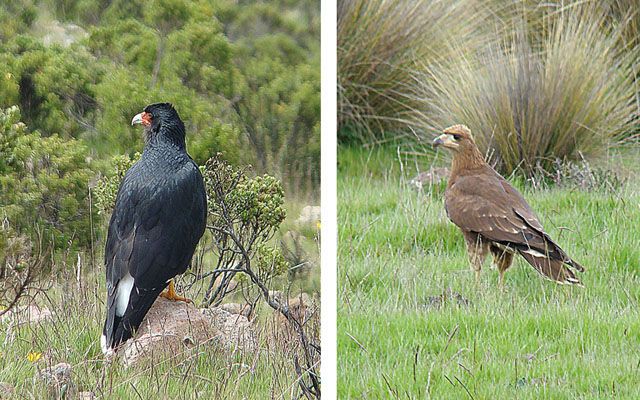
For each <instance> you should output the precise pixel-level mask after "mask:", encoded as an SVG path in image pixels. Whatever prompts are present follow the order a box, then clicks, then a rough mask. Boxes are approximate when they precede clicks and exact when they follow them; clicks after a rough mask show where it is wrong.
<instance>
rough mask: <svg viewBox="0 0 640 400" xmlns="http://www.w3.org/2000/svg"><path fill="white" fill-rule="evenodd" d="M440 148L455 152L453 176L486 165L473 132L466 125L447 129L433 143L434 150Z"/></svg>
mask: <svg viewBox="0 0 640 400" xmlns="http://www.w3.org/2000/svg"><path fill="white" fill-rule="evenodd" d="M439 146H442V147H444V148H446V149H449V150H451V151H452V152H453V160H452V163H451V172H452V174H453V173H454V172H456V171H460V170H464V169H473V168H479V167H483V166H484V165H485V161H484V157H483V156H482V153H480V150H479V149H478V146H476V142H475V141H474V140H473V136H472V135H471V130H470V129H469V128H467V126H465V125H453V126H450V127H448V128H447V129H445V130H444V131H443V132H442V135H440V136H438V137H437V138H435V140H434V141H433V147H434V148H437V147H439Z"/></svg>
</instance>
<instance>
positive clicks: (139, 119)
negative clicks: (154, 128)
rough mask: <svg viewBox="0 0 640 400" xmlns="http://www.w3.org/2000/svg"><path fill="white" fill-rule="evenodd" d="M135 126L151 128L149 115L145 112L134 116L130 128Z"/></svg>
mask: <svg viewBox="0 0 640 400" xmlns="http://www.w3.org/2000/svg"><path fill="white" fill-rule="evenodd" d="M135 124H142V125H144V126H151V114H149V113H147V112H144V111H143V112H141V113H140V114H136V116H135V117H133V119H132V120H131V126H133V125H135Z"/></svg>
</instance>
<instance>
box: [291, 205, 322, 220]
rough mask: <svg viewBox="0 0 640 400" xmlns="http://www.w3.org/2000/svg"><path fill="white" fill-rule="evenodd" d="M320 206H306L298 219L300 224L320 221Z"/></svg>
mask: <svg viewBox="0 0 640 400" xmlns="http://www.w3.org/2000/svg"><path fill="white" fill-rule="evenodd" d="M320 217H321V212H320V206H305V207H304V208H303V209H302V211H300V216H299V217H298V219H297V220H296V222H297V223H298V224H310V223H316V222H319V221H320V219H321V218H320Z"/></svg>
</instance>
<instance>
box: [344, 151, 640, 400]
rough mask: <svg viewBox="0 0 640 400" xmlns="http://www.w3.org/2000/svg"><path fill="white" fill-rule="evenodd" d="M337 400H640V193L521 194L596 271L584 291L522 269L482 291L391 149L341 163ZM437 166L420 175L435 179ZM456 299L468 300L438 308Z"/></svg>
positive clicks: (456, 241)
mask: <svg viewBox="0 0 640 400" xmlns="http://www.w3.org/2000/svg"><path fill="white" fill-rule="evenodd" d="M338 159H339V162H338V165H339V167H338V168H339V169H338V224H339V225H338V226H339V241H338V243H339V244H338V268H339V270H338V280H339V282H338V382H339V388H338V393H339V397H340V398H355V399H358V398H402V399H406V398H410V399H423V398H433V399H465V398H469V399H471V398H473V399H516V398H517V399H541V398H544V399H603V398H607V399H609V398H620V399H623V398H624V399H635V398H640V385H639V384H638V382H640V348H639V347H638V344H639V343H640V311H639V310H638V302H639V301H640V285H639V283H640V279H639V278H638V273H637V272H638V266H639V265H640V248H639V247H638V243H639V242H640V232H639V231H638V228H637V222H638V221H640V208H638V204H639V203H640V194H639V192H638V186H636V182H635V181H633V180H630V181H629V183H628V184H627V186H625V187H624V188H623V189H622V190H621V192H620V193H604V192H602V193H599V192H581V191H577V190H570V189H557V188H556V189H549V190H545V191H533V190H531V189H527V188H526V187H523V186H522V185H521V184H519V185H517V186H518V187H519V189H520V190H522V191H524V195H525V197H526V198H527V199H528V201H529V202H530V204H531V205H532V207H533V208H534V209H535V210H536V211H537V213H538V215H539V217H540V219H541V222H542V223H543V225H544V226H545V229H546V230H547V232H548V233H549V234H550V235H551V236H552V237H553V238H555V239H556V240H557V242H558V243H559V244H560V245H561V246H562V247H563V248H564V249H565V250H566V251H567V252H568V253H569V254H570V255H571V256H572V257H573V258H575V259H576V260H578V261H579V262H581V263H582V264H583V265H585V267H586V268H587V271H586V272H585V273H584V274H582V276H581V277H582V279H583V281H584V284H585V288H584V289H581V288H577V287H567V286H559V285H556V284H554V283H553V282H550V281H546V280H543V279H542V278H541V277H540V276H539V275H538V274H537V273H536V272H535V271H534V270H533V268H531V267H530V266H529V265H528V264H526V262H524V260H522V259H519V260H517V261H516V262H515V263H514V265H513V266H512V268H511V269H510V270H509V271H508V272H507V274H506V278H505V282H506V283H505V291H504V292H502V291H500V290H499V288H498V283H497V281H498V273H497V271H496V270H495V269H493V268H490V266H489V263H488V262H487V264H486V265H485V266H484V269H483V271H482V276H481V282H480V284H479V285H477V286H476V284H475V282H474V277H473V273H472V272H471V270H470V268H469V265H468V262H467V257H466V252H465V247H464V241H463V238H462V235H461V234H460V232H459V231H458V229H457V228H456V227H455V226H454V225H453V223H451V222H450V221H449V220H448V219H447V217H446V214H445V211H444V206H443V199H442V193H441V191H437V190H436V191H433V192H431V193H430V192H429V191H428V190H427V191H426V192H424V193H418V192H417V191H415V190H413V189H412V188H410V187H408V186H407V184H406V180H407V179H406V178H411V177H412V176H413V175H414V174H413V171H410V169H411V168H409V166H410V165H416V164H412V163H406V164H404V165H403V168H402V169H403V170H404V173H402V172H400V171H401V168H400V165H401V164H400V162H399V160H398V158H397V157H395V152H394V151H389V150H387V149H380V148H378V149H375V150H372V151H366V150H355V149H345V148H341V149H340V151H339V155H338ZM430 162H431V160H429V159H424V160H422V161H421V162H419V163H418V164H417V165H419V166H421V167H422V168H423V169H426V168H428V166H429V163H430ZM448 288H450V289H451V290H452V291H453V292H455V293H458V294H460V295H462V296H463V297H464V298H466V299H467V300H468V301H469V305H468V306H464V305H460V304H458V302H456V301H455V299H453V298H449V299H448V300H447V301H445V302H444V304H443V305H442V306H441V307H439V308H438V307H434V305H433V299H432V297H433V296H439V295H441V294H442V293H443V292H444V291H445V290H447V289H448Z"/></svg>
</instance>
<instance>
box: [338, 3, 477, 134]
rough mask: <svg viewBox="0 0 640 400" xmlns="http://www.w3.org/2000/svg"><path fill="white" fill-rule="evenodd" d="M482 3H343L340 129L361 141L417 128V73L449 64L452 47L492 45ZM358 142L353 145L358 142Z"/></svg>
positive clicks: (340, 15)
mask: <svg viewBox="0 0 640 400" xmlns="http://www.w3.org/2000/svg"><path fill="white" fill-rule="evenodd" d="M478 4H480V3H477V2H476V0H454V1H427V0H420V1H415V0H341V1H339V2H338V128H339V131H340V132H341V135H342V136H341V137H340V139H341V141H345V139H346V138H345V137H344V134H345V131H350V132H352V134H353V135H354V136H355V139H358V140H360V141H375V140H379V139H380V138H381V137H382V136H383V135H384V131H385V130H390V131H397V130H405V131H406V128H407V127H409V128H410V127H411V125H412V123H413V114H414V112H415V111H416V110H418V109H419V107H420V106H421V104H420V102H419V101H416V97H417V96H416V91H415V89H416V84H415V80H414V71H415V70H416V68H417V67H418V66H419V65H423V64H425V63H426V64H430V63H431V62H444V61H445V60H449V59H451V55H452V54H453V49H454V48H455V46H454V43H457V44H458V45H459V46H462V47H464V48H467V49H475V48H477V47H478V45H479V44H481V43H483V42H484V41H485V40H486V37H487V36H486V35H485V34H484V33H483V29H484V28H485V24H484V19H483V15H484V14H485V9H486V7H480V6H479V5H478ZM352 139H353V138H352Z"/></svg>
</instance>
